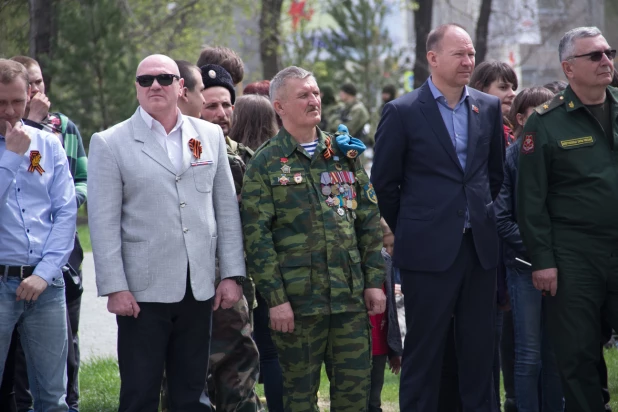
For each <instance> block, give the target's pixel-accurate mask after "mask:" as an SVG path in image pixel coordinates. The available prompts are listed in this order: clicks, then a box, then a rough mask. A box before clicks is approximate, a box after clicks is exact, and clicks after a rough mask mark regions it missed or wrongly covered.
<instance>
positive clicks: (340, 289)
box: [241, 128, 384, 412]
mask: <svg viewBox="0 0 618 412" xmlns="http://www.w3.org/2000/svg"><path fill="white" fill-rule="evenodd" d="M329 140H330V141H332V142H333V143H331V148H332V150H334V153H333V154H332V155H331V156H329V158H328V159H327V158H325V157H324V153H325V152H327V143H328V141H329ZM334 141H335V140H334V137H333V136H331V135H327V134H325V133H322V132H319V137H318V145H317V147H316V151H315V153H314V156H313V157H310V156H309V154H308V153H307V152H306V150H305V149H304V148H303V147H302V146H300V145H299V144H298V143H297V142H296V140H294V138H293V137H292V136H291V135H290V134H289V133H288V132H287V131H286V130H285V129H283V128H282V129H281V130H280V131H279V133H278V134H277V136H275V137H274V138H272V139H270V140H269V141H268V142H266V143H265V144H264V145H262V146H261V147H260V148H259V149H258V150H257V151H256V154H255V155H254V157H253V158H252V160H251V163H249V165H248V167H247V171H246V173H245V179H244V184H243V189H242V206H241V216H242V220H243V231H244V237H245V252H246V255H247V268H248V273H249V274H250V275H251V276H252V277H253V278H254V280H255V281H256V286H257V288H258V290H259V291H260V294H262V296H263V297H264V299H265V300H266V302H267V303H268V306H269V307H271V308H272V307H274V306H278V305H281V304H283V303H285V302H290V304H291V306H292V310H293V311H294V317H295V330H294V332H293V333H291V334H287V333H278V332H274V331H273V332H272V336H273V341H274V342H275V345H276V346H277V351H278V353H279V362H280V363H281V366H282V370H283V380H284V404H285V410H286V411H294V412H298V411H317V410H318V409H317V390H318V386H319V376H320V367H321V365H322V363H323V362H325V363H326V368H327V371H328V376H329V379H330V381H331V394H330V395H331V411H354V412H358V411H365V410H366V408H367V402H368V393H369V385H370V372H371V345H370V333H369V328H370V326H369V320H368V316H367V312H366V310H367V309H366V308H365V303H364V290H365V289H366V288H381V287H382V284H383V283H384V262H383V260H382V257H381V254H380V252H381V249H382V232H381V229H380V225H379V219H380V217H379V212H378V208H377V204H376V203H375V193H374V192H373V188H372V187H371V185H370V183H369V177H368V176H367V174H366V173H365V170H364V168H363V166H362V164H361V161H360V160H359V159H355V160H352V159H348V158H346V157H345V155H344V154H343V153H341V152H340V151H339V149H338V148H337V147H336V144H334ZM331 173H336V174H335V175H334V176H335V178H337V179H338V178H339V177H341V178H342V181H343V182H345V181H346V180H348V182H349V186H350V187H349V188H348V189H345V190H346V191H349V190H350V189H352V191H353V193H354V194H355V195H354V196H353V199H354V201H355V203H354V205H353V206H352V207H349V208H348V207H345V208H344V207H340V206H339V205H338V206H337V207H334V206H333V205H330V204H327V202H326V200H327V199H328V198H329V196H328V195H325V194H324V193H325V192H326V190H325V189H324V187H325V186H329V189H330V190H333V191H334V190H337V189H336V187H335V186H334V185H326V184H323V179H324V178H325V175H327V176H328V175H330V174H331ZM346 175H347V177H345V176H346ZM350 176H353V179H350V178H349V177H350ZM343 182H342V184H343ZM354 206H355V207H354Z"/></svg>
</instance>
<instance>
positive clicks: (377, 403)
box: [367, 355, 388, 412]
mask: <svg viewBox="0 0 618 412" xmlns="http://www.w3.org/2000/svg"><path fill="white" fill-rule="evenodd" d="M387 358H388V355H373V362H372V365H371V389H370V390H369V408H368V409H367V411H368V412H382V408H381V406H382V387H383V386H384V371H385V369H386V359H387Z"/></svg>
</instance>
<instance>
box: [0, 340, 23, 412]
mask: <svg viewBox="0 0 618 412" xmlns="http://www.w3.org/2000/svg"><path fill="white" fill-rule="evenodd" d="M18 339H19V334H18V333H17V328H15V330H13V337H12V338H11V346H10V347H9V353H8V354H7V357H6V361H5V363H4V373H3V376H2V384H1V385H0V411H7V412H16V411H17V406H16V404H15V390H14V385H13V382H14V379H13V377H14V376H15V356H14V353H15V346H16V345H17V341H18Z"/></svg>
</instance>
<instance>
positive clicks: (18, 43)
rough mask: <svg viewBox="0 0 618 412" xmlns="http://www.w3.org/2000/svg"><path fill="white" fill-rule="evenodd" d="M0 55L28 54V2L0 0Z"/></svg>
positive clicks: (7, 56)
mask: <svg viewBox="0 0 618 412" xmlns="http://www.w3.org/2000/svg"><path fill="white" fill-rule="evenodd" d="M0 21H2V24H0V57H2V58H7V59H8V58H9V57H12V56H15V55H27V54H28V27H29V23H28V2H25V1H23V0H8V1H7V0H5V1H0Z"/></svg>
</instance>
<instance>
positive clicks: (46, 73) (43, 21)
mask: <svg viewBox="0 0 618 412" xmlns="http://www.w3.org/2000/svg"><path fill="white" fill-rule="evenodd" d="M53 3H54V1H53V0H29V5H30V36H29V37H30V56H31V57H32V58H33V59H35V60H36V61H37V62H39V65H40V66H41V71H42V72H43V80H44V81H45V93H46V94H49V90H50V89H51V82H52V78H51V70H49V66H50V62H51V59H52V41H53V39H54V37H55V35H56V27H55V24H54V14H53Z"/></svg>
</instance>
